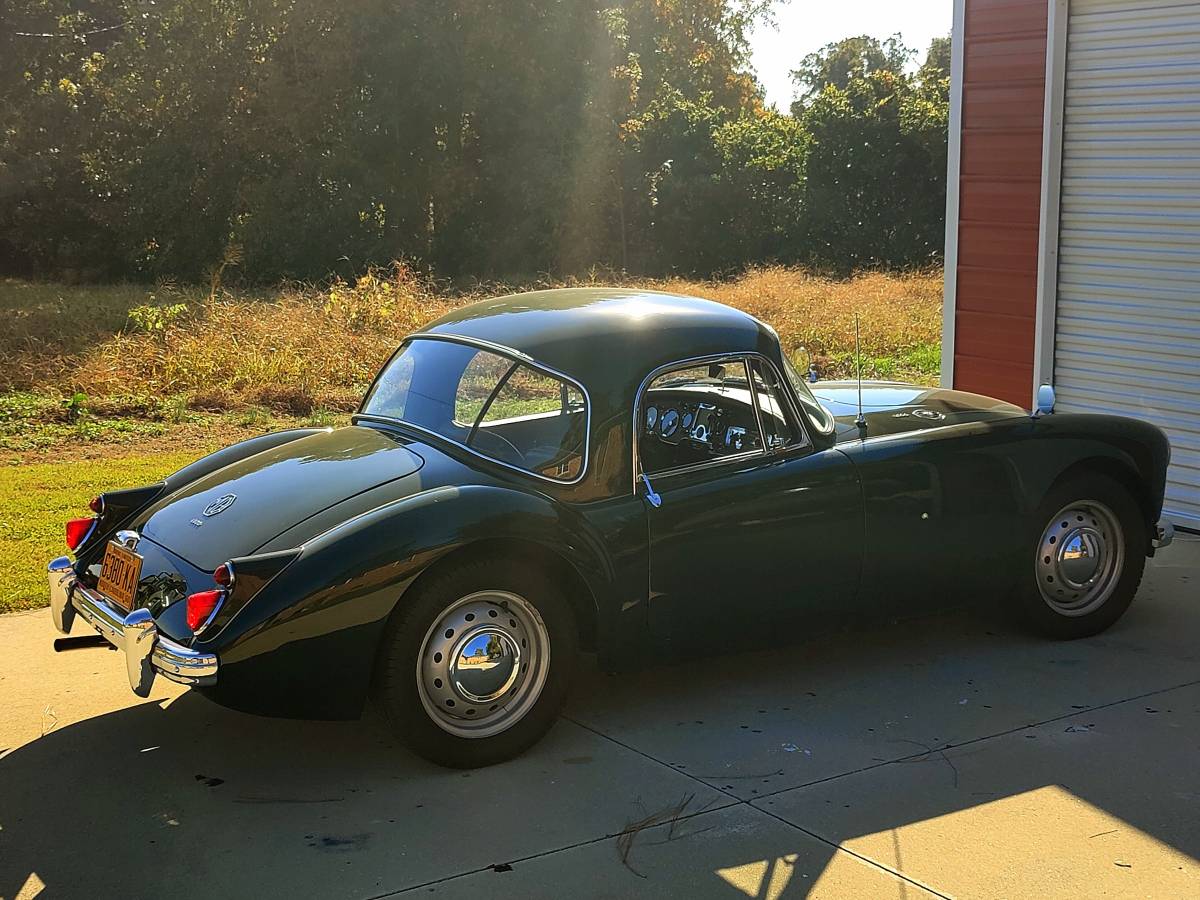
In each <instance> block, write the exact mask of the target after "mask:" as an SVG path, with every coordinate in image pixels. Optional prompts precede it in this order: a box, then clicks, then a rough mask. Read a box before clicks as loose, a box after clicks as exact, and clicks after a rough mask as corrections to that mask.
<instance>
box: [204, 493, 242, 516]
mask: <svg viewBox="0 0 1200 900" xmlns="http://www.w3.org/2000/svg"><path fill="white" fill-rule="evenodd" d="M236 499H237V494H224V495H222V496H220V497H218V498H217V499H216V500H214V501H213V502H212V503H210V504H208V506H206V507H204V515H206V516H215V515H217V514H218V513H223V512H225V510H227V509H229V507H231V506H233V501H234V500H236Z"/></svg>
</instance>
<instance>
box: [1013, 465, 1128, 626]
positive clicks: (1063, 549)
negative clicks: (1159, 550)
mask: <svg viewBox="0 0 1200 900" xmlns="http://www.w3.org/2000/svg"><path fill="white" fill-rule="evenodd" d="M1034 521H1035V528H1036V529H1037V531H1036V533H1034V534H1031V535H1030V536H1029V538H1028V539H1027V540H1028V543H1027V545H1026V546H1028V547H1030V548H1031V551H1032V557H1033V558H1032V560H1031V561H1029V562H1024V563H1023V565H1028V566H1029V568H1028V569H1027V570H1026V573H1027V574H1023V576H1022V579H1021V582H1020V584H1019V587H1018V602H1019V605H1020V608H1021V611H1022V612H1023V614H1024V618H1025V620H1026V622H1027V623H1028V624H1029V625H1031V626H1032V627H1033V628H1035V629H1036V630H1037V631H1040V632H1042V633H1043V634H1046V635H1049V636H1050V637H1055V638H1061V639H1071V638H1079V637H1087V636H1089V635H1093V634H1099V633H1100V632H1101V631H1104V630H1105V629H1106V628H1108V627H1109V626H1110V625H1112V624H1113V623H1114V622H1116V621H1117V619H1119V618H1120V617H1121V616H1122V615H1123V614H1124V612H1125V610H1126V609H1128V608H1129V604H1130V603H1132V602H1133V597H1134V595H1135V594H1136V593H1137V589H1138V585H1139V584H1140V583H1141V580H1142V572H1143V570H1144V569H1145V565H1146V555H1145V547H1146V541H1147V534H1146V525H1145V522H1144V521H1143V518H1142V515H1141V510H1140V509H1139V508H1138V505H1137V503H1136V502H1135V501H1134V499H1133V497H1132V496H1130V494H1129V491H1128V490H1127V489H1126V488H1125V487H1124V486H1122V485H1121V484H1120V483H1119V482H1117V481H1114V480H1113V479H1111V478H1109V477H1107V476H1105V475H1100V474H1094V475H1086V476H1080V477H1077V478H1072V479H1071V480H1069V481H1066V482H1064V483H1063V484H1061V485H1058V486H1056V487H1055V488H1054V489H1053V490H1052V491H1051V492H1050V494H1049V496H1047V497H1046V499H1045V500H1044V501H1043V502H1042V504H1041V506H1040V508H1039V509H1038V512H1037V514H1036V516H1035V519H1034ZM1026 552H1030V551H1026ZM1030 563H1031V564H1030Z"/></svg>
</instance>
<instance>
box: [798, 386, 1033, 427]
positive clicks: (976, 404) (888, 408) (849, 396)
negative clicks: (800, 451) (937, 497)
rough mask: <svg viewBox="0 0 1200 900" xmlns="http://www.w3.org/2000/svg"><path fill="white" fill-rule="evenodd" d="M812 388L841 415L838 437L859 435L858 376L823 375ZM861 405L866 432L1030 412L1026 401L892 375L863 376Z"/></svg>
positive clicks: (954, 423)
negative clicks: (880, 378) (884, 378)
mask: <svg viewBox="0 0 1200 900" xmlns="http://www.w3.org/2000/svg"><path fill="white" fill-rule="evenodd" d="M811 389H812V392H813V395H814V396H815V397H816V398H817V399H818V400H819V401H820V402H821V404H822V405H824V407H825V408H826V409H828V410H829V411H830V412H831V413H832V414H833V417H834V418H835V419H836V420H837V439H838V441H839V442H840V441H845V440H854V439H857V438H858V436H859V435H858V427H857V426H856V425H855V424H854V420H855V418H856V417H857V416H858V382H857V381H821V382H817V383H816V384H814V385H811ZM862 407H863V415H864V416H865V417H866V420H867V437H880V436H883V435H889V434H901V433H903V432H906V431H919V430H922V429H926V428H938V427H945V426H948V425H961V424H963V423H965V422H989V421H995V420H999V419H1010V418H1013V417H1018V416H1019V417H1025V416H1027V415H1028V413H1027V412H1026V411H1025V410H1023V409H1021V407H1019V406H1015V405H1013V404H1012V403H1006V402H1005V401H1003V400H996V399H995V398H993V397H984V396H982V395H980V394H969V393H967V392H966V391H951V390H946V389H944V388H934V387H922V386H921V385H916V384H901V383H899V382H893V381H864V382H863V384H862Z"/></svg>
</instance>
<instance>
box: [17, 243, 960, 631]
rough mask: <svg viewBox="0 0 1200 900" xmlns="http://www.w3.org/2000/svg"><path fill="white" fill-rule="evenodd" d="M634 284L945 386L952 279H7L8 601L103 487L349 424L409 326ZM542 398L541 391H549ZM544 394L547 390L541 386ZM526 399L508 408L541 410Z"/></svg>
mask: <svg viewBox="0 0 1200 900" xmlns="http://www.w3.org/2000/svg"><path fill="white" fill-rule="evenodd" d="M613 283H616V284H622V285H626V286H642V287H648V288H653V289H658V290H666V291H674V292H678V293H684V294H691V295H695V296H701V297H709V298H711V299H714V300H718V301H721V302H723V303H727V304H729V305H731V306H735V307H738V308H740V309H743V310H746V311H747V312H749V313H751V314H753V315H755V316H757V317H759V318H760V319H763V320H764V321H766V322H768V323H769V324H771V325H772V326H773V327H774V328H775V329H776V330H777V331H778V332H779V336H780V341H781V343H782V345H783V348H784V350H785V352H787V353H789V354H790V355H792V357H793V359H795V361H796V362H797V365H798V366H799V367H801V368H806V367H807V365H808V363H809V361H810V360H811V361H814V362H815V363H816V364H817V366H818V368H819V369H820V371H821V375H822V377H824V378H835V377H844V376H849V375H850V374H851V373H852V370H853V347H854V316H855V314H856V313H857V314H858V315H859V316H860V317H861V322H862V349H863V357H864V363H865V366H864V375H865V376H867V377H874V378H888V379H901V380H909V381H915V382H918V383H925V384H933V383H936V380H937V376H938V365H939V359H940V332H941V304H942V280H941V273H940V272H928V273H923V274H912V275H896V274H885V273H878V272H871V273H866V274H862V275H859V276H856V277H855V278H852V279H848V280H844V281H834V280H830V279H825V278H819V277H815V276H813V275H810V274H808V273H806V272H804V271H801V270H797V269H787V268H764V269H758V270H754V271H750V272H747V273H746V274H744V275H742V276H741V277H739V278H736V279H732V280H726V281H688V280H683V279H662V280H645V279H642V280H632V279H629V278H623V277H603V278H602V277H595V278H589V279H584V280H572V281H567V282H550V281H547V280H538V279H532V280H529V281H527V282H525V283H521V284H512V285H472V286H468V287H462V286H453V285H443V284H437V283H434V282H432V281H430V280H428V279H425V278H422V277H419V276H417V275H416V274H414V273H413V272H412V271H411V270H410V269H408V268H406V267H404V266H403V265H399V264H398V265H396V266H395V267H394V268H393V269H391V270H388V271H376V272H372V273H370V274H368V275H366V276H364V277H363V278H361V279H359V280H358V281H357V282H356V283H355V284H344V283H340V282H339V283H335V284H329V285H323V286H313V285H300V286H288V287H283V288H279V289H276V290H271V291H260V292H221V293H219V294H217V295H213V296H210V294H209V292H208V291H207V290H202V289H200V288H194V287H177V286H171V285H162V286H158V287H155V288H149V287H146V286H141V285H110V286H67V285H61V284H45V283H35V282H28V281H18V280H13V279H7V280H0V322H3V323H4V326H3V328H0V359H3V360H4V365H3V366H0V611H9V610H15V609H23V608H30V607H36V606H42V605H45V603H46V602H47V598H46V584H45V575H44V572H45V563H46V562H47V561H48V560H49V559H51V558H53V557H55V556H58V555H60V554H61V553H62V552H63V540H62V527H63V522H64V521H65V520H66V519H68V518H70V517H72V516H74V515H83V514H84V512H85V510H86V504H87V501H88V499H89V498H91V497H92V496H93V495H95V494H96V493H99V492H100V491H101V490H105V489H113V488H116V487H128V486H132V485H136V484H140V483H147V482H151V481H156V480H158V479H159V478H161V477H162V476H163V475H165V474H167V473H169V472H171V471H174V470H175V469H177V468H179V467H180V466H182V465H183V464H185V463H187V462H189V461H191V460H192V459H195V458H196V457H198V456H201V455H202V454H204V453H206V452H208V451H210V450H213V449H215V448H217V447H219V446H223V445H225V444H230V443H233V442H234V441H237V440H241V439H242V438H245V437H249V436H251V435H254V434H260V433H262V432H265V431H271V430H275V429H279V428H286V427H292V426H295V425H305V424H311V425H318V426H325V425H337V424H341V423H342V422H344V421H346V419H347V413H348V411H349V410H351V409H352V408H353V407H354V406H355V405H356V404H357V403H358V401H359V399H360V398H361V397H362V395H363V392H364V391H365V390H366V387H367V385H368V383H369V382H370V380H371V378H372V377H373V376H374V374H375V371H376V369H378V367H379V366H380V365H381V364H382V363H383V361H384V360H385V359H386V358H387V356H388V355H389V354H390V353H391V352H392V350H393V349H394V348H395V346H396V344H397V343H398V341H399V340H400V338H401V337H403V336H404V335H405V334H408V333H409V332H412V331H414V330H416V329H418V328H419V327H420V326H421V325H423V324H424V323H425V322H427V321H429V320H430V319H432V318H434V317H436V316H438V315H440V314H442V313H443V312H445V311H446V310H448V309H450V308H452V307H454V306H457V305H461V304H464V303H469V302H472V301H475V300H478V299H481V298H483V297H486V296H495V295H498V294H501V293H506V292H508V291H512V290H521V289H533V288H544V287H553V286H559V285H567V286H572V285H585V284H587V285H594V284H613ZM534 393H536V392H534ZM531 396H532V395H531ZM528 402H529V397H525V396H517V397H515V398H514V399H513V400H512V409H511V410H509V401H508V398H502V399H501V400H500V402H499V404H498V405H497V407H496V410H495V412H496V415H497V416H499V415H503V414H505V413H506V411H508V412H511V413H512V414H515V413H516V412H519V411H526V410H525V408H524V407H525V405H527V403H528Z"/></svg>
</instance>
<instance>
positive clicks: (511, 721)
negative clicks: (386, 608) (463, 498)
mask: <svg viewBox="0 0 1200 900" xmlns="http://www.w3.org/2000/svg"><path fill="white" fill-rule="evenodd" d="M576 647H577V635H576V630H575V623H574V620H573V617H572V615H571V612H570V607H569V605H568V603H567V602H566V599H565V598H564V597H562V595H561V591H560V590H559V588H558V586H557V585H556V584H555V583H554V582H553V581H552V580H551V579H549V578H547V577H546V576H545V575H543V574H542V573H541V572H539V571H537V569H536V568H535V567H534V566H533V565H531V564H524V565H522V564H520V563H518V562H517V561H515V560H507V559H498V558H494V557H493V558H487V559H483V558H481V559H477V560H473V561H471V562H468V563H466V564H465V565H462V566H460V567H457V568H453V569H447V570H446V571H444V572H441V573H434V574H433V575H432V576H431V577H430V578H429V580H428V581H425V582H423V583H421V584H419V585H417V587H416V588H415V590H414V591H413V592H411V593H410V594H409V595H406V596H405V598H404V599H403V600H401V605H400V608H399V609H397V611H396V613H395V614H394V615H393V618H392V620H391V622H389V624H388V628H387V631H386V633H385V636H384V641H383V645H382V647H381V648H380V657H379V661H378V667H377V677H376V685H375V687H376V690H375V693H376V697H377V700H378V702H379V704H380V706H381V707H382V708H383V711H384V713H385V715H386V716H387V718H388V719H389V721H390V722H391V723H392V725H393V726H394V728H395V729H396V731H397V733H398V735H399V737H400V739H401V740H402V741H404V743H405V744H407V745H408V746H409V747H410V748H411V749H412V750H414V751H415V752H416V753H418V754H420V755H421V756H424V757H425V758H426V759H428V760H431V761H432V762H436V763H439V764H441V765H445V766H452V767H455V768H473V767H476V766H486V765H491V764H492V763H496V762H500V761H502V760H505V759H510V758H511V757H513V756H516V755H518V754H519V753H521V752H522V751H524V750H525V749H527V748H528V747H530V746H532V745H533V744H534V743H536V742H537V741H538V739H539V738H541V737H542V735H543V734H545V732H546V731H547V730H548V729H549V728H550V726H551V725H552V724H553V723H554V719H555V717H556V716H557V714H558V710H559V708H560V707H561V705H562V701H563V699H564V697H565V695H566V691H567V683H568V680H569V676H570V673H571V670H572V668H573V667H574V663H575V656H576V652H577V650H576Z"/></svg>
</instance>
